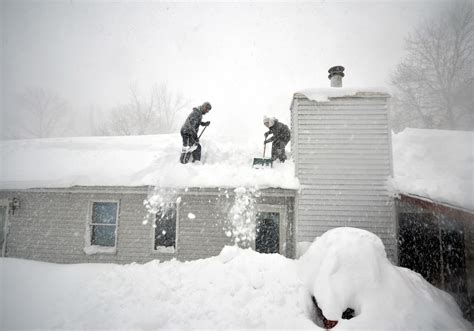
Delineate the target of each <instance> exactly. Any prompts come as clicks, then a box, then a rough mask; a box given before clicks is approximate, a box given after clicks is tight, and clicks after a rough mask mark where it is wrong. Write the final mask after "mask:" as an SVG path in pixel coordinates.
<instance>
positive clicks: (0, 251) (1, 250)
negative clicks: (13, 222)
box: [0, 199, 10, 257]
mask: <svg viewBox="0 0 474 331" xmlns="http://www.w3.org/2000/svg"><path fill="white" fill-rule="evenodd" d="M0 207H5V224H4V225H3V240H4V241H3V245H2V247H0V257H6V256H7V239H8V230H9V216H10V203H9V201H8V199H0Z"/></svg>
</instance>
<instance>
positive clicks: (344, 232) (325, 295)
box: [299, 228, 468, 330]
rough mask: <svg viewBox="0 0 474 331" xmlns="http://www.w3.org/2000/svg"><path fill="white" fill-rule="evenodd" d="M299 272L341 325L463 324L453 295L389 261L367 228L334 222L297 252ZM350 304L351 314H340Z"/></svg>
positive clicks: (416, 327)
mask: <svg viewBox="0 0 474 331" xmlns="http://www.w3.org/2000/svg"><path fill="white" fill-rule="evenodd" d="M299 263H300V270H301V272H300V274H301V275H302V276H303V277H304V279H303V281H304V282H305V284H306V285H307V287H308V288H309V290H310V292H311V294H313V295H314V297H315V299H316V301H317V303H318V305H319V307H320V308H321V309H322V311H323V313H324V316H325V317H326V318H327V319H329V320H339V323H338V325H339V326H340V327H341V328H343V329H366V328H369V327H370V328H371V329H377V330H419V329H426V330H451V329H468V324H465V322H464V321H463V320H462V318H461V312H460V310H459V308H458V307H457V305H456V303H455V301H454V299H453V298H452V297H451V296H450V295H449V294H447V293H445V292H443V291H441V290H438V289H437V288H435V287H433V286H432V285H431V284H429V283H428V282H427V281H425V280H424V279H423V278H422V277H421V276H420V275H419V274H417V273H414V272H413V271H411V270H408V269H405V268H400V267H396V266H394V265H392V264H391V263H390V261H389V260H388V259H387V256H386V253H385V248H384V245H383V243H382V240H381V239H380V238H379V237H377V236H376V235H374V234H373V233H371V232H368V231H365V230H360V229H355V228H336V229H333V230H330V231H328V232H326V233H325V234H324V235H323V236H321V237H319V238H317V239H316V241H315V242H314V243H313V245H312V246H311V247H310V248H309V249H308V251H307V252H306V253H305V254H304V255H303V256H302V257H301V258H300V260H299ZM347 308H351V309H353V310H354V311H355V318H353V319H350V320H343V319H341V318H340V317H341V315H342V313H343V312H344V311H345V310H346V309H347Z"/></svg>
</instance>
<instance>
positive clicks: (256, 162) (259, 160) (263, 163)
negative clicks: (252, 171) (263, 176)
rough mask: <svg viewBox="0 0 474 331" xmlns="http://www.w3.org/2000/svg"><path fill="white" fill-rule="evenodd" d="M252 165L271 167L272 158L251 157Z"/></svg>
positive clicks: (255, 166)
mask: <svg viewBox="0 0 474 331" xmlns="http://www.w3.org/2000/svg"><path fill="white" fill-rule="evenodd" d="M253 167H254V168H272V167H273V160H272V159H262V158H258V157H256V158H254V159H253Z"/></svg>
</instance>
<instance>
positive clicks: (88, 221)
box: [0, 135, 299, 263]
mask: <svg viewBox="0 0 474 331" xmlns="http://www.w3.org/2000/svg"><path fill="white" fill-rule="evenodd" d="M180 141H181V140H180V137H179V136H178V135H158V136H146V137H87V138H55V139H41V140H30V141H8V142H3V143H2V146H1V149H2V160H4V161H3V168H2V178H1V183H0V185H1V187H2V189H1V190H0V205H1V207H0V212H1V217H2V218H1V221H2V224H1V225H3V226H2V227H1V228H2V229H3V233H2V256H9V257H18V258H26V259H34V260H40V261H49V262H57V263H84V262H114V263H131V262H146V261H150V260H153V259H160V260H168V259H172V258H177V259H179V260H192V259H199V258H204V257H209V256H212V255H217V254H218V253H219V252H220V251H221V249H222V248H223V247H224V246H225V245H233V244H235V243H238V244H239V245H241V246H244V247H253V248H254V249H256V250H257V251H260V252H265V253H280V254H283V255H285V256H288V257H293V256H294V255H295V236H294V221H295V219H294V214H293V210H294V198H295V195H296V190H297V188H298V187H299V183H298V180H297V179H296V178H295V176H294V166H293V164H292V163H291V162H288V163H286V164H284V165H276V166H275V167H274V168H273V169H253V168H252V166H251V164H252V158H253V156H255V155H260V151H259V150H255V148H256V147H255V146H258V147H259V146H260V144H252V143H251V142H247V144H243V143H242V142H241V141H238V143H237V142H233V141H231V140H224V141H222V140H221V142H220V143H219V144H217V143H213V141H216V140H215V139H210V140H206V139H203V146H205V147H204V155H203V159H204V160H205V164H187V165H182V164H180V163H179V162H177V161H178V158H179V152H180V149H181V146H180ZM210 150H212V153H211V152H210ZM229 151H232V153H229Z"/></svg>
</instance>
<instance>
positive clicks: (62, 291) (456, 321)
mask: <svg viewBox="0 0 474 331" xmlns="http://www.w3.org/2000/svg"><path fill="white" fill-rule="evenodd" d="M0 268H1V273H0V275H1V277H3V279H2V299H1V300H2V306H1V307H2V308H1V315H0V316H1V318H2V322H1V323H0V326H1V327H2V328H3V329H33V328H34V329H52V328H59V329H132V328H133V329H164V328H171V329H177V328H178V329H196V328H198V329H234V328H239V329H242V328H243V329H263V328H265V329H320V328H319V327H318V326H317V325H316V324H315V323H314V322H317V323H320V321H315V309H314V306H313V305H312V300H311V296H312V295H314V296H315V297H316V300H317V302H318V304H319V305H320V307H321V308H322V309H323V312H324V313H325V314H326V317H328V318H330V319H336V320H339V323H338V325H336V327H335V328H334V329H333V330H395V329H398V330H448V329H449V330H469V329H470V327H471V325H470V324H469V323H468V322H467V321H465V320H463V319H462V317H461V312H460V310H459V309H458V308H457V306H456V304H455V302H454V300H453V298H452V297H451V296H449V295H448V294H446V293H444V292H442V291H440V290H438V289H436V288H435V287H433V286H431V285H430V284H429V283H428V282H426V281H425V280H423V278H422V277H421V276H420V275H418V274H415V273H414V272H412V271H410V270H408V269H404V268H400V267H396V266H393V265H392V264H391V263H390V262H389V261H388V260H387V257H386V254H385V251H384V247H383V244H382V241H381V240H380V239H379V238H378V237H376V236H375V235H373V234H372V233H370V232H367V231H364V230H359V229H353V228H337V229H333V230H330V231H328V232H327V233H325V234H324V235H323V236H321V237H320V238H317V239H316V241H315V242H314V243H313V244H312V245H311V246H310V247H309V249H308V251H307V252H306V253H305V254H304V255H303V256H302V257H301V258H300V259H299V260H291V259H286V258H284V257H283V256H281V255H279V254H259V253H256V252H254V251H252V250H243V249H240V248H237V247H230V246H228V247H225V248H224V249H223V250H222V252H221V254H220V255H219V256H216V257H212V258H207V259H202V260H197V261H192V262H178V261H175V260H173V261H168V262H164V263H159V261H152V262H149V263H146V264H143V265H141V264H129V265H114V264H108V265H106V264H78V265H58V264H50V263H43V262H33V261H26V260H18V259H9V258H3V259H0ZM348 307H350V308H353V309H354V310H355V315H356V316H355V317H354V318H352V319H350V320H342V319H340V318H339V317H340V316H341V314H342V312H343V311H344V310H345V309H346V308H348Z"/></svg>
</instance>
